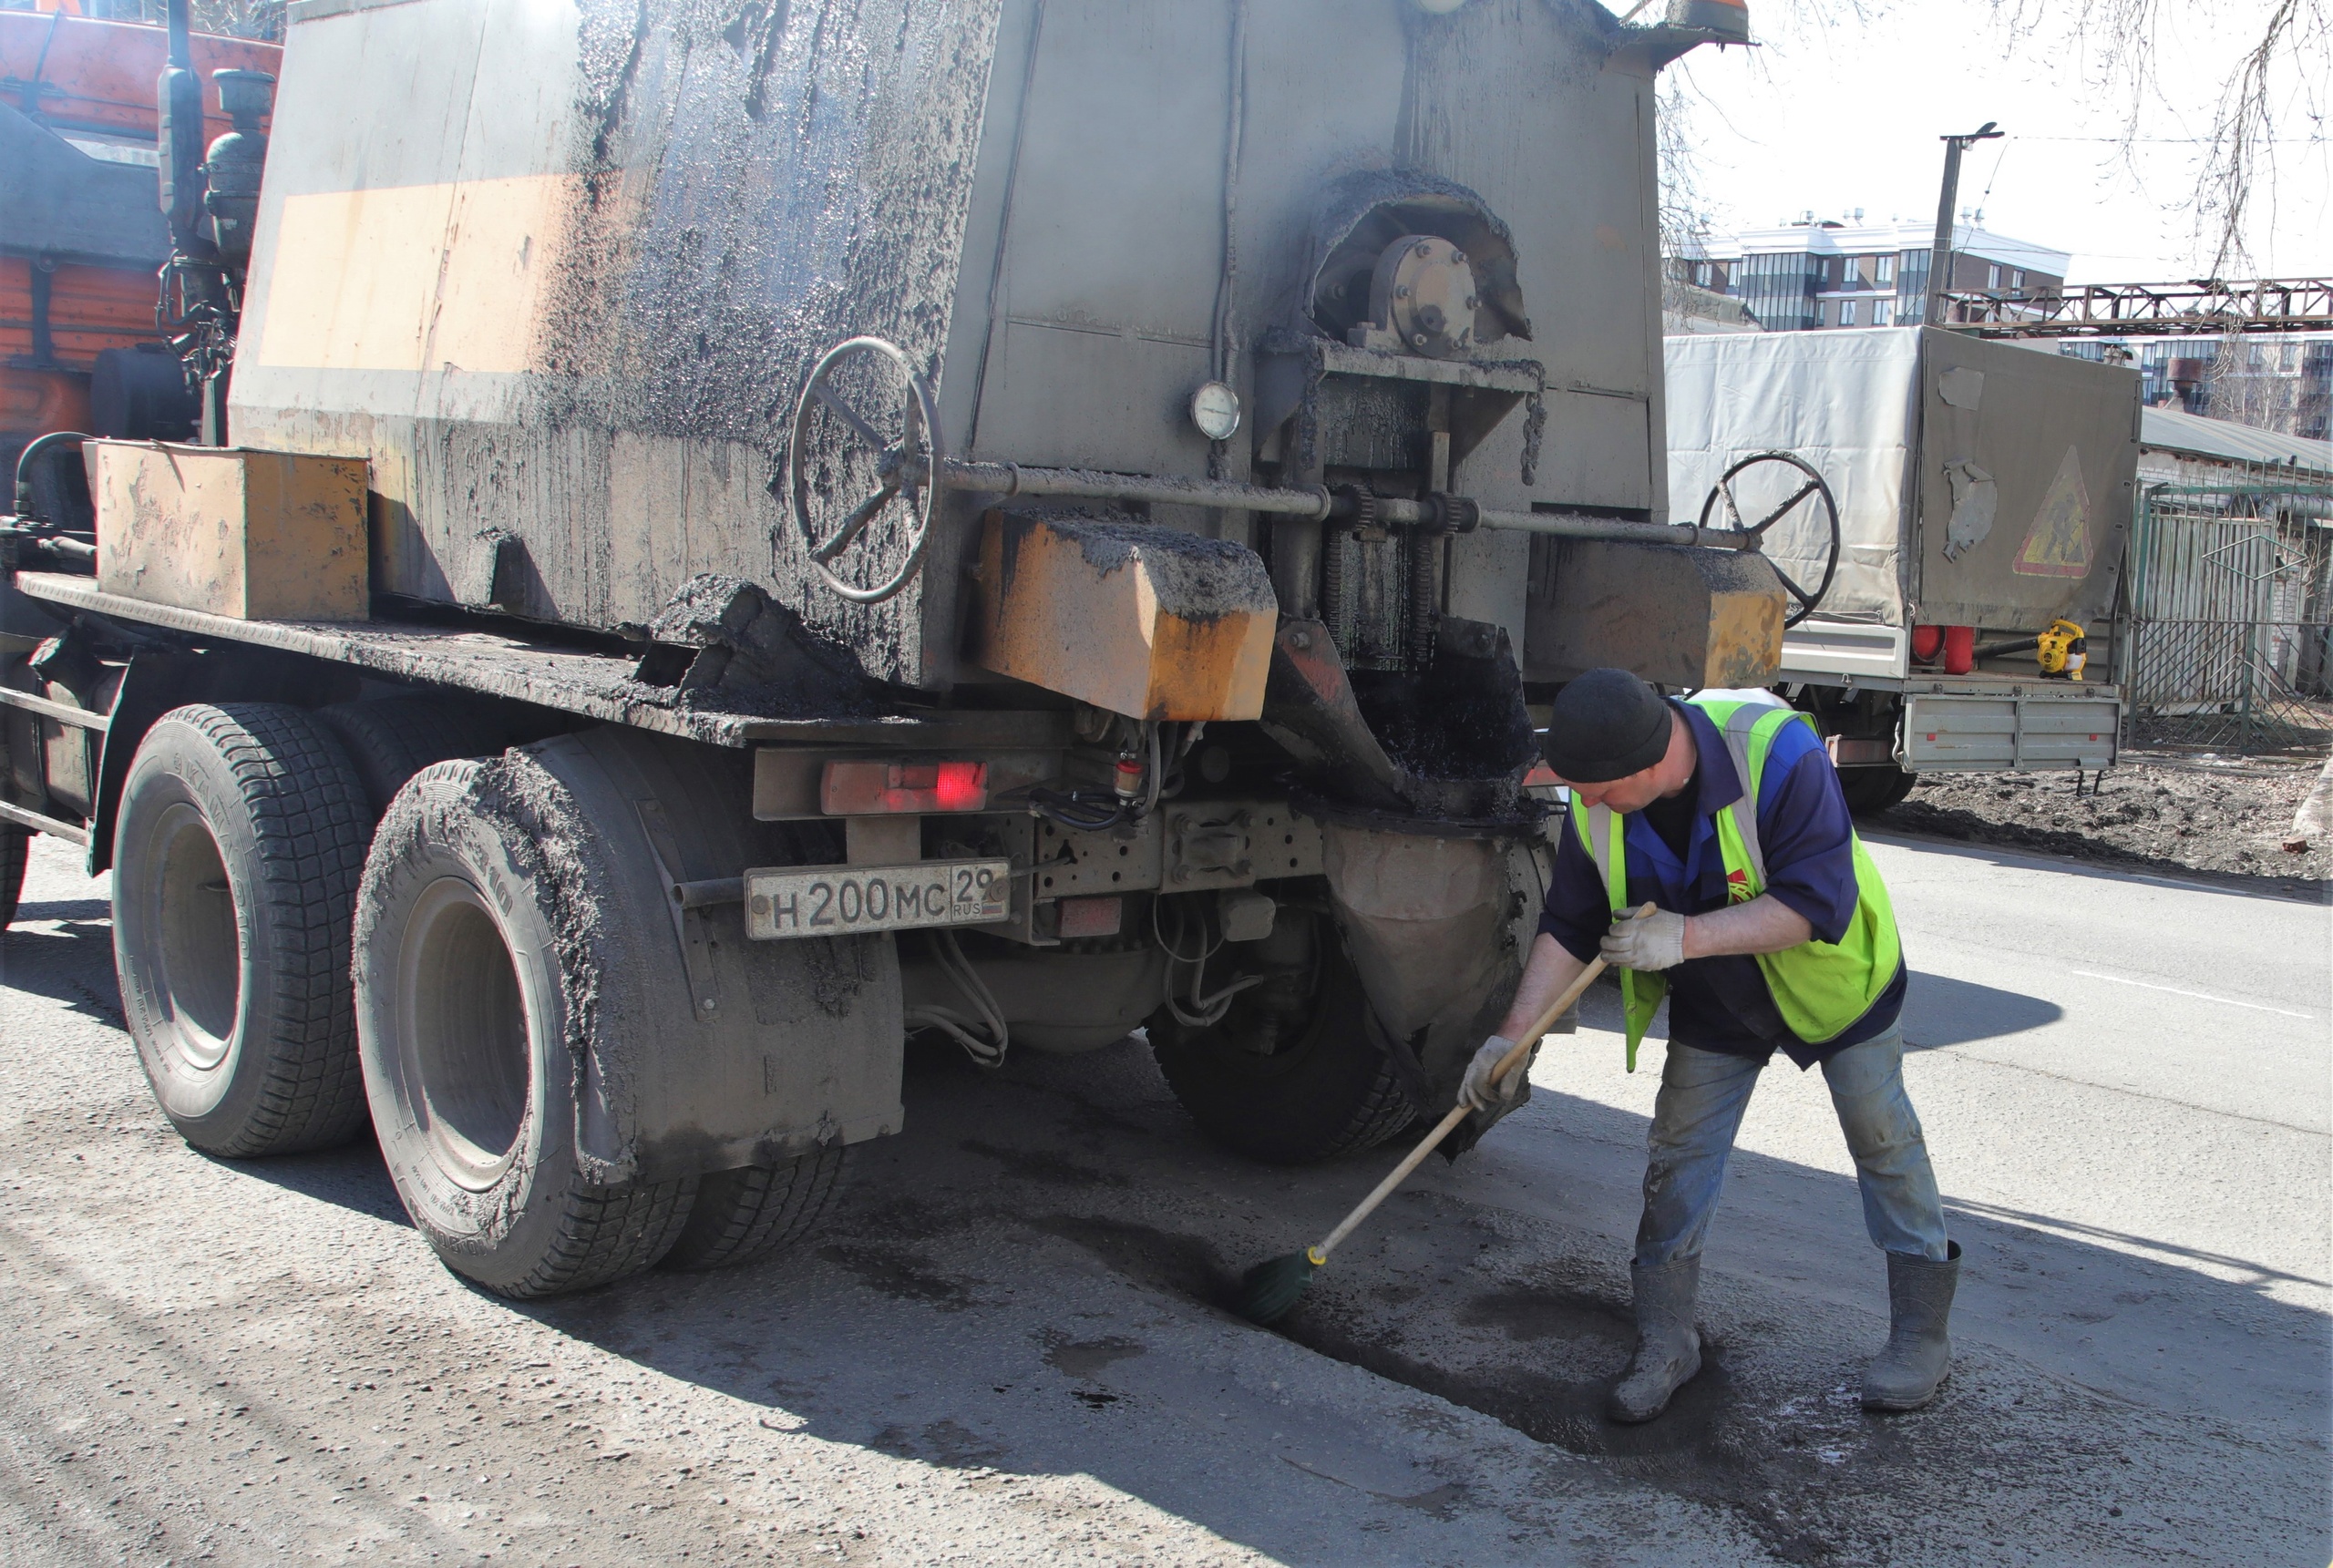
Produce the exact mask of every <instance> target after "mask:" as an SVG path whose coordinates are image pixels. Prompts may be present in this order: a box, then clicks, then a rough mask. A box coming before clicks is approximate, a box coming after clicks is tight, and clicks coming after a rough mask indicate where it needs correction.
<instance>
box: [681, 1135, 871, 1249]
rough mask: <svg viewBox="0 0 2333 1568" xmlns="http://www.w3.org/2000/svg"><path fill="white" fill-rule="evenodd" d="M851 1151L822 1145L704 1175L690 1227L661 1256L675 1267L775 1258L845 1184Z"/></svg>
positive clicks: (803, 1233)
mask: <svg viewBox="0 0 2333 1568" xmlns="http://www.w3.org/2000/svg"><path fill="white" fill-rule="evenodd" d="M849 1164H850V1150H849V1148H848V1146H847V1145H845V1144H841V1143H827V1144H822V1145H820V1146H819V1147H818V1148H816V1149H813V1150H812V1151H811V1152H810V1153H807V1154H804V1155H801V1156H800V1157H799V1158H797V1159H793V1160H788V1161H787V1162H786V1163H784V1164H782V1165H747V1166H745V1167H744V1168H743V1169H741V1170H735V1171H721V1172H717V1173H714V1174H713V1175H710V1176H706V1177H704V1178H702V1179H701V1180H700V1181H699V1183H698V1186H697V1194H696V1203H695V1205H694V1208H693V1209H692V1210H691V1212H690V1214H689V1219H688V1225H687V1228H686V1229H684V1230H683V1232H682V1233H681V1235H680V1239H679V1240H678V1241H677V1242H676V1243H675V1244H674V1245H673V1249H672V1251H670V1252H669V1253H667V1254H666V1255H665V1256H664V1259H663V1264H664V1266H665V1267H667V1268H677V1269H692V1270H694V1269H708V1268H727V1267H729V1266H732V1265H735V1264H741V1263H750V1262H752V1261H754V1260H755V1259H757V1258H764V1257H769V1256H773V1255H776V1254H778V1253H781V1252H784V1251H785V1250H786V1248H788V1247H790V1246H792V1245H795V1244H796V1243H797V1242H798V1241H800V1240H801V1239H802V1238H803V1237H804V1236H806V1235H808V1234H809V1233H810V1232H811V1231H812V1230H813V1229H814V1228H816V1226H817V1224H818V1222H819V1220H820V1219H822V1218H824V1217H825V1214H826V1212H827V1207H828V1205H829V1204H832V1203H833V1201H834V1198H835V1196H836V1194H838V1192H839V1191H840V1190H841V1186H842V1182H843V1177H844V1173H846V1171H847V1170H848V1168H849Z"/></svg>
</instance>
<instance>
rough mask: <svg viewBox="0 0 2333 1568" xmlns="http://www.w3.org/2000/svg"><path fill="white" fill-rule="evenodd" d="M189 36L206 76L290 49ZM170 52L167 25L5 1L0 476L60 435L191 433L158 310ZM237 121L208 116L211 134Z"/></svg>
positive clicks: (257, 66) (264, 64) (206, 133)
mask: <svg viewBox="0 0 2333 1568" xmlns="http://www.w3.org/2000/svg"><path fill="white" fill-rule="evenodd" d="M188 42H189V46H190V55H191V60H192V69H193V71H194V72H195V73H196V74H197V75H198V76H199V77H200V78H201V79H202V80H205V81H208V80H209V79H210V78H211V72H212V71H215V70H222V69H238V70H248V71H258V72H265V73H268V74H271V75H272V74H273V72H274V71H275V70H276V69H277V67H278V65H279V63H280V60H281V57H282V55H283V50H282V48H281V47H279V46H276V45H274V44H268V43H260V42H256V41H254V40H251V39H245V38H220V37H212V36H207V35H203V34H193V35H191V36H190V38H189V40H188ZM167 58H168V39H167V36H166V33H165V30H164V29H162V28H160V27H149V26H136V25H132V24H128V23H121V22H101V21H94V20H91V19H89V18H87V17H84V16H77V15H66V14H64V13H62V12H46V13H44V12H32V11H0V478H5V477H7V476H11V475H13V474H14V473H15V466H16V457H17V455H18V454H19V453H21V452H22V451H23V450H24V448H25V447H26V445H27V444H29V443H30V442H31V440H32V439H33V437H35V436H40V435H43V434H46V433H47V432H51V431H82V432H87V433H90V434H95V435H103V436H137V437H140V438H144V437H148V436H162V437H175V436H189V435H191V434H193V422H194V418H195V415H194V413H193V412H192V410H193V403H192V400H191V395H190V394H188V393H187V392H185V391H183V390H182V388H183V386H184V382H185V376H184V373H183V370H182V367H181V366H180V363H179V358H178V355H177V354H176V353H175V352H173V351H171V349H170V341H169V340H170V334H169V333H166V332H165V331H164V330H162V328H161V327H160V326H159V325H158V324H157V322H156V317H155V305H156V302H157V299H158V297H159V286H158V274H159V272H160V271H161V268H162V265H163V263H164V262H165V261H169V259H170V227H169V224H168V222H167V221H166V220H165V218H164V215H163V212H162V210H161V205H160V202H159V163H160V161H161V160H160V155H159V152H158V151H157V148H156V142H155V122H156V118H157V114H156V107H155V93H154V86H155V81H156V78H157V77H159V76H160V74H161V72H162V68H163V67H164V65H165V63H166V61H167ZM230 128H231V127H230V122H229V120H228V118H227V117H226V116H225V115H224V114H221V113H213V114H211V115H208V116H206V118H205V120H204V123H203V126H202V135H201V141H202V144H203V145H204V146H206V147H208V146H209V145H210V144H211V141H212V140H213V139H214V138H217V137H219V136H221V135H224V134H225V133H226V132H227V131H228V130H229V129H230ZM133 355H135V356H139V357H134V358H133V357H129V356H133ZM49 478H50V477H49V476H48V475H46V474H43V475H41V476H39V480H40V482H43V483H46V482H48V481H49ZM67 482H69V481H67Z"/></svg>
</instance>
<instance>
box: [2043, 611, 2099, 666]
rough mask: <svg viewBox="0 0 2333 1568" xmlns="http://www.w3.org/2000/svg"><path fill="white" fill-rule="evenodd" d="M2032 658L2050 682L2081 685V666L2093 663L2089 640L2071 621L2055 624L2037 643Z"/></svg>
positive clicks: (2056, 621)
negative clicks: (2074, 682)
mask: <svg viewBox="0 0 2333 1568" xmlns="http://www.w3.org/2000/svg"><path fill="white" fill-rule="evenodd" d="M2033 657H2034V659H2035V661H2037V662H2039V663H2040V666H2041V673H2042V674H2043V675H2044V676H2046V677H2047V678H2049V679H2050V680H2052V681H2079V680H2081V671H2082V666H2083V665H2085V664H2087V663H2089V662H2090V653H2089V640H2088V639H2087V638H2085V637H2084V636H2083V635H2082V630H2081V627H2079V626H2077V625H2075V624H2074V623H2073V622H2072V621H2071V620H2062V619H2061V620H2053V621H2051V622H2050V630H2047V631H2045V632H2043V633H2042V634H2041V635H2040V637H2039V638H2037V639H2035V641H2034V649H2033Z"/></svg>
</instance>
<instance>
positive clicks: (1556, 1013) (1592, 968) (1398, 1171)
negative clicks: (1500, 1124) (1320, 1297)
mask: <svg viewBox="0 0 2333 1568" xmlns="http://www.w3.org/2000/svg"><path fill="white" fill-rule="evenodd" d="M1652 911H1653V906H1651V905H1650V904H1647V905H1645V906H1643V907H1641V908H1639V909H1636V910H1633V911H1631V912H1630V914H1629V918H1630V919H1632V920H1641V919H1643V918H1644V917H1646V916H1648V915H1650V914H1651V913H1652ZM1603 972H1604V960H1603V959H1602V958H1594V959H1591V960H1590V961H1589V962H1588V968H1584V969H1582V970H1580V971H1579V978H1578V979H1576V980H1574V981H1572V983H1571V984H1569V985H1567V986H1566V987H1565V988H1564V989H1563V994H1562V995H1561V996H1559V997H1557V999H1555V1000H1554V1001H1551V1002H1549V1003H1548V1004H1547V1010H1546V1011H1544V1012H1542V1013H1541V1014H1540V1015H1539V1017H1538V1020H1537V1021H1536V1022H1535V1023H1534V1024H1532V1026H1531V1027H1530V1028H1529V1029H1527V1030H1524V1031H1523V1038H1522V1039H1520V1040H1516V1042H1515V1044H1514V1045H1513V1046H1512V1047H1511V1048H1510V1049H1509V1050H1508V1051H1507V1053H1506V1055H1505V1056H1502V1057H1500V1058H1499V1059H1498V1065H1497V1066H1495V1067H1494V1068H1492V1069H1491V1081H1492V1082H1493V1083H1503V1082H1505V1081H1506V1075H1507V1074H1508V1073H1510V1072H1512V1071H1515V1070H1516V1067H1517V1066H1519V1065H1520V1064H1521V1063H1522V1061H1523V1059H1524V1058H1525V1057H1527V1056H1529V1055H1530V1054H1531V1048H1532V1047H1533V1046H1534V1045H1536V1044H1537V1043H1538V1041H1539V1038H1540V1037H1541V1036H1542V1035H1544V1034H1546V1033H1547V1030H1550V1029H1553V1028H1554V1027H1555V1023H1556V1020H1557V1019H1559V1018H1561V1017H1563V1015H1564V1011H1565V1009H1567V1008H1569V1007H1570V1006H1571V1004H1572V1003H1574V1002H1576V1001H1578V999H1580V996H1581V995H1582V993H1584V992H1585V991H1586V990H1587V989H1588V987H1589V986H1592V985H1594V984H1595V983H1596V977H1597V976H1598V975H1600V974H1602V973H1603ZM1473 1111H1474V1107H1472V1106H1470V1105H1468V1104H1466V1103H1465V1102H1464V1101H1461V1102H1459V1103H1458V1104H1455V1105H1453V1106H1452V1107H1451V1108H1450V1111H1449V1113H1448V1114H1447V1115H1445V1116H1444V1117H1443V1119H1442V1120H1441V1121H1439V1122H1435V1123H1434V1131H1433V1132H1428V1133H1427V1134H1426V1135H1425V1137H1424V1138H1423V1140H1422V1141H1421V1142H1420V1143H1419V1144H1418V1146H1417V1147H1416V1148H1414V1149H1413V1150H1411V1151H1410V1152H1409V1153H1408V1155H1407V1156H1405V1157H1404V1158H1403V1161H1402V1163H1400V1164H1398V1165H1396V1166H1394V1167H1393V1170H1392V1171H1390V1172H1388V1173H1386V1176H1385V1179H1384V1180H1383V1181H1382V1182H1380V1183H1378V1184H1377V1185H1376V1187H1375V1188H1373V1189H1372V1191H1371V1193H1370V1194H1369V1195H1368V1196H1367V1197H1365V1198H1363V1199H1362V1200H1361V1202H1360V1203H1359V1204H1355V1205H1354V1207H1353V1211H1352V1213H1351V1214H1347V1215H1346V1216H1345V1217H1344V1218H1343V1219H1342V1220H1341V1221H1339V1222H1338V1224H1337V1228H1336V1229H1334V1230H1332V1231H1331V1232H1330V1233H1329V1234H1328V1235H1326V1236H1324V1237H1322V1238H1321V1244H1320V1245H1318V1246H1315V1247H1314V1248H1313V1249H1312V1251H1311V1258H1312V1265H1313V1266H1314V1267H1316V1268H1317V1267H1319V1266H1321V1265H1322V1264H1324V1263H1326V1262H1328V1261H1329V1254H1330V1253H1331V1252H1333V1251H1335V1250H1336V1246H1337V1244H1338V1243H1339V1242H1341V1241H1343V1240H1344V1239H1345V1237H1347V1236H1349V1235H1352V1233H1353V1231H1354V1229H1355V1227H1357V1226H1358V1225H1360V1224H1361V1222H1362V1221H1363V1220H1365V1219H1367V1218H1368V1217H1369V1216H1370V1214H1372V1213H1373V1212H1375V1210H1376V1208H1377V1205H1378V1204H1382V1203H1383V1202H1384V1201H1385V1200H1386V1198H1387V1197H1388V1196H1390V1195H1391V1194H1392V1193H1393V1189H1394V1188H1395V1187H1398V1186H1400V1185H1401V1184H1403V1182H1405V1181H1407V1180H1409V1176H1410V1173H1411V1172H1412V1171H1414V1170H1416V1169H1417V1168H1418V1166H1420V1165H1421V1164H1423V1163H1424V1162H1425V1157H1426V1156H1427V1155H1428V1154H1431V1153H1434V1149H1435V1147H1436V1146H1437V1145H1438V1144H1440V1143H1441V1142H1442V1141H1443V1140H1444V1138H1447V1137H1448V1136H1450V1130H1451V1129H1452V1128H1454V1127H1455V1126H1457V1125H1458V1123H1459V1122H1464V1121H1465V1119H1466V1118H1467V1117H1468V1116H1469V1115H1471V1114H1472V1113H1473Z"/></svg>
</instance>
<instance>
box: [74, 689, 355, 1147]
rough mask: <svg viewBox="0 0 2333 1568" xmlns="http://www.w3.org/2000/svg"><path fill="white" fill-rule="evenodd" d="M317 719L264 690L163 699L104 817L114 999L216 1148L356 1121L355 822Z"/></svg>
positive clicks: (176, 1116)
mask: <svg viewBox="0 0 2333 1568" xmlns="http://www.w3.org/2000/svg"><path fill="white" fill-rule="evenodd" d="M369 821H370V817H369V814H368V813H367V812H366V811H365V794H364V786H363V785H362V784H359V783H358V782H357V779H356V774H355V768H354V767H353V766H352V765H351V764H350V763H349V761H348V756H347V753H344V751H342V749H341V747H340V743H338V742H337V741H335V740H334V739H333V738H332V735H331V733H329V732H328V731H326V730H325V729H324V727H323V726H322V725H320V724H317V723H315V722H314V721H313V719H311V718H310V717H309V716H308V715H306V714H305V713H303V712H299V711H298V710H297V709H293V708H283V707H277V706H274V705H272V704H269V703H259V702H252V703H235V704H229V705H226V706H223V707H212V706H196V707H186V708H179V709H175V710H173V711H172V712H168V713H165V714H164V715H162V717H161V718H160V719H159V720H158V721H156V722H155V723H154V726H153V728H151V729H149V730H148V731H147V732H146V736H145V739H144V740H143V741H141V742H140V743H139V747H138V753H137V755H136V756H135V758H133V759H132V761H131V763H130V765H129V774H128V779H127V780H126V781H125V782H124V784H123V786H122V793H121V805H120V811H119V816H118V825H117V826H116V828H115V832H114V861H113V914H114V918H113V938H114V963H115V970H116V973H117V974H118V977H119V979H120V984H121V1008H122V1013H123V1016H124V1019H125V1020H126V1021H127V1023H128V1028H129V1034H130V1038H131V1039H132V1040H135V1041H136V1042H137V1045H138V1059H139V1065H140V1066H142V1067H143V1068H144V1069H145V1071H146V1079H147V1081H148V1082H149V1084H151V1085H152V1087H153V1091H154V1098H155V1100H156V1102H159V1104H160V1106H161V1108H162V1112H163V1114H165V1115H167V1116H168V1117H169V1118H170V1122H171V1124H172V1125H173V1126H175V1127H177V1128H178V1130H179V1132H180V1136H182V1137H184V1138H185V1139H186V1141H187V1142H188V1143H191V1144H193V1145H194V1146H195V1147H196V1148H198V1149H200V1150H202V1151H204V1152H205V1153H211V1154H217V1155H221V1156H225V1157H228V1158H242V1157H246V1156H252V1155H259V1154H282V1153H292V1152H293V1151H295V1150H301V1149H321V1148H327V1147H329V1146H331V1145H333V1144H335V1143H344V1142H345V1141H347V1140H348V1139H349V1138H350V1137H352V1136H354V1135H355V1132H357V1130H358V1129H359V1128H361V1127H362V1126H363V1125H364V1122H365V1092H364V1083H363V1080H362V1078H361V1076H360V1074H359V1072H358V1069H357V1062H356V1038H355V1019H354V1015H353V1014H352V1012H351V1009H350V1005H349V989H348V926H349V913H350V910H351V908H352V907H353V906H354V905H355V899H356V879H357V876H358V873H359V872H360V871H361V870H362V868H363V866H364V864H365V837H366V833H367V827H368V825H369Z"/></svg>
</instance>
